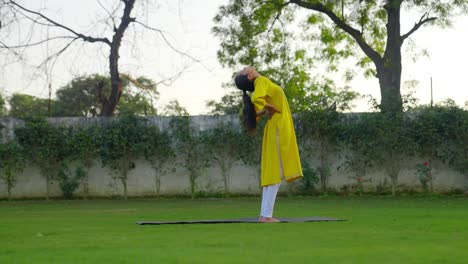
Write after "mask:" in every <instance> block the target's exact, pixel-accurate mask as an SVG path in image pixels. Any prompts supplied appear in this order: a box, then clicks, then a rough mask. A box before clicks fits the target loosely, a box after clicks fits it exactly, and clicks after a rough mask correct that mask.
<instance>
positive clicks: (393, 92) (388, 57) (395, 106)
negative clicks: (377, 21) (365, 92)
mask: <svg viewBox="0 0 468 264" xmlns="http://www.w3.org/2000/svg"><path fill="white" fill-rule="evenodd" d="M400 6H401V0H389V1H388V2H387V4H385V9H386V10H387V15H388V20H387V25H386V27H387V44H386V48H385V54H384V57H383V61H382V62H381V63H380V64H378V65H376V66H377V78H378V79H379V85H380V94H381V103H380V109H381V111H382V112H384V113H399V112H401V111H403V106H402V101H401V92H400V86H401V71H402V65H401V45H402V40H401V35H400V33H401V30H400Z"/></svg>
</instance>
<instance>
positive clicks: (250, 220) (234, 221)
mask: <svg viewBox="0 0 468 264" xmlns="http://www.w3.org/2000/svg"><path fill="white" fill-rule="evenodd" d="M278 219H279V220H280V221H281V222H280V223H302V222H331V221H346V220H343V219H338V218H330V217H300V218H278ZM136 223H137V224H138V225H184V224H241V223H259V222H258V218H239V219H221V220H191V221H138V222H136ZM261 224H263V223H261Z"/></svg>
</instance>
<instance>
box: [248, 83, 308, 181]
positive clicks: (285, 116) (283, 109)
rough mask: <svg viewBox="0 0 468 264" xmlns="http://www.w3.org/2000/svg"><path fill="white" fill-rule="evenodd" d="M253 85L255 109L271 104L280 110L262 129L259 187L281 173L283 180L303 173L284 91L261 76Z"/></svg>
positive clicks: (274, 179) (276, 178)
mask: <svg viewBox="0 0 468 264" xmlns="http://www.w3.org/2000/svg"><path fill="white" fill-rule="evenodd" d="M254 85H255V90H254V92H253V93H252V97H251V98H252V103H253V104H254V106H255V110H256V111H260V110H263V109H264V108H265V105H266V104H271V105H273V106H275V107H276V108H277V109H278V110H279V111H280V113H275V114H274V115H273V117H272V118H271V119H269V120H268V122H267V123H266V126H265V130H264V132H263V145H262V164H261V183H260V184H261V186H262V187H263V186H267V185H272V184H277V183H280V182H281V175H283V177H284V178H285V180H286V181H287V182H291V181H294V180H296V179H299V178H301V177H302V175H303V174H302V167H301V160H300V158H299V149H298V147H297V142H296V133H295V131H294V124H293V120H292V116H291V110H290V109H289V104H288V101H287V99H286V96H285V94H284V91H283V89H282V88H281V87H280V86H278V85H276V84H275V83H273V82H272V81H270V80H269V79H268V78H266V77H264V76H260V77H258V78H257V79H255V82H254ZM277 142H278V145H277ZM281 168H282V169H283V174H281Z"/></svg>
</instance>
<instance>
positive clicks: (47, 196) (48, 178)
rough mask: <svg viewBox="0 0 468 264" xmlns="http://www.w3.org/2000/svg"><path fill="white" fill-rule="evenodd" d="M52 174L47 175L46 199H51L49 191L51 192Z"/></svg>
mask: <svg viewBox="0 0 468 264" xmlns="http://www.w3.org/2000/svg"><path fill="white" fill-rule="evenodd" d="M49 185H50V176H49V175H46V201H49V193H50V188H49Z"/></svg>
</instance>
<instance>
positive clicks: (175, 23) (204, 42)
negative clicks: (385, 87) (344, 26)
mask: <svg viewBox="0 0 468 264" xmlns="http://www.w3.org/2000/svg"><path fill="white" fill-rule="evenodd" d="M112 1H115V0H107V2H109V3H110V2H112ZM20 2H21V3H23V4H24V5H25V6H27V7H31V8H37V7H40V6H41V5H42V6H46V7H47V8H48V11H47V12H48V14H49V15H50V16H52V17H53V18H55V19H56V20H58V21H63V23H64V24H66V25H69V26H70V27H72V28H74V29H76V30H80V31H85V32H89V34H93V33H94V32H95V28H94V27H93V25H94V24H95V23H94V22H95V21H96V20H98V18H99V17H100V16H101V17H102V16H103V12H102V9H101V8H100V6H99V5H98V4H97V2H96V1H95V0H80V1H64V0H48V1H38V0H24V1H20ZM102 2H106V0H103V1H102ZM145 2H146V1H145ZM149 2H153V3H155V1H149ZM162 2H163V3H162V4H155V5H152V6H151V7H150V9H149V10H150V11H149V12H148V13H147V14H143V13H142V14H140V17H142V19H143V21H144V22H147V23H148V24H149V25H151V26H153V27H157V28H158V29H161V30H164V31H165V32H168V33H167V34H168V35H167V36H168V38H169V41H171V43H172V44H173V45H174V46H175V47H177V48H178V49H179V50H182V51H184V52H187V53H188V54H190V55H191V56H193V57H195V58H197V59H199V60H201V61H202V63H196V62H193V61H192V60H190V59H189V58H186V57H183V56H181V55H179V54H177V53H176V52H174V51H172V50H171V49H170V48H169V47H168V46H167V45H166V44H165V43H164V41H163V40H162V39H161V38H160V37H159V36H158V35H157V34H155V33H151V32H146V33H145V34H137V35H133V34H127V35H126V36H125V42H124V45H123V49H122V56H121V60H120V65H121V72H125V73H129V74H130V75H132V76H135V77H136V76H140V75H145V76H147V77H149V78H151V79H153V80H155V81H160V80H163V79H167V78H171V77H173V76H175V75H177V73H178V72H180V71H183V73H182V75H181V76H180V77H179V78H178V79H176V80H175V81H174V82H172V83H171V84H170V85H169V86H160V87H159V91H160V94H161V98H160V100H159V102H160V105H165V104H167V103H168V102H169V101H170V100H172V99H177V100H178V101H179V102H180V103H181V105H182V106H184V107H186V108H187V109H188V111H189V113H190V114H192V115H198V114H204V113H206V112H207V109H206V107H205V104H206V101H208V100H211V99H215V100H218V99H220V98H221V96H222V95H223V94H225V93H226V90H225V89H223V88H222V84H223V83H225V82H228V81H230V79H231V72H232V70H230V69H223V68H222V67H221V66H220V65H219V64H218V62H217V58H216V51H217V50H218V48H219V41H218V40H217V39H216V38H215V37H214V36H213V35H212V34H211V28H212V26H213V22H212V18H213V17H214V15H215V14H216V12H217V10H218V7H219V6H220V5H222V4H225V3H227V2H228V1H227V0H178V1H165V2H164V1H162ZM416 19H417V18H416V17H415V16H409V15H406V16H405V14H403V15H402V32H406V31H407V30H408V29H409V28H410V27H412V25H413V24H414V23H415V21H416ZM466 25H468V17H466V16H465V17H460V18H459V19H457V21H456V23H455V24H454V26H453V27H452V28H449V29H438V28H433V27H431V28H421V29H420V30H419V31H418V32H416V33H415V34H414V35H413V37H412V41H414V42H415V43H416V44H417V46H419V47H422V48H426V49H427V50H428V52H429V54H430V57H429V58H427V57H422V58H420V59H419V60H418V61H416V62H413V61H412V60H411V59H404V61H403V76H402V78H403V79H402V83H404V82H405V81H407V80H417V81H418V82H419V84H418V85H417V87H416V88H415V91H416V97H417V98H418V99H419V100H420V102H421V103H429V102H430V78H431V77H432V78H433V86H434V99H435V101H436V102H438V101H442V100H443V99H445V98H452V99H454V100H455V101H456V102H457V103H458V104H459V105H463V104H464V103H465V101H467V100H468V82H467V81H468V80H467V79H468V74H467V68H468V67H467V62H468V52H467V51H466V47H468V27H467V26H466ZM138 32H141V31H138ZM38 34H46V32H44V31H41V32H39V33H38ZM134 43H138V45H137V46H135V45H134ZM53 48H54V44H51V45H50V46H49V50H51V49H53ZM50 52H51V51H49V54H50ZM29 54H30V55H31V56H32V57H34V58H40V57H42V56H44V55H45V54H47V49H46V47H42V48H40V49H34V50H31V51H30V53H29ZM404 55H405V54H404ZM107 56H108V51H107V50H106V49H105V47H103V46H100V45H92V44H81V43H80V44H78V45H75V47H74V48H73V49H70V50H69V52H68V53H67V54H65V56H63V57H62V58H61V59H60V60H59V61H58V62H57V64H56V65H55V66H54V68H53V72H52V75H51V76H50V78H51V80H52V85H53V86H52V88H53V90H54V91H55V90H57V89H58V88H60V87H61V86H63V85H64V84H66V83H67V82H68V81H70V80H71V79H72V78H73V77H74V76H78V75H82V74H90V73H101V74H107V72H108V66H107V65H108V64H107ZM35 62H36V63H37V60H31V61H30V63H29V64H30V65H31V66H32V65H34V64H35ZM33 73H34V71H33V67H24V66H23V65H12V66H10V67H8V68H7V69H6V71H4V72H3V73H2V74H1V75H0V77H1V78H2V79H0V90H1V91H2V93H3V94H5V95H7V96H9V95H11V94H12V93H15V92H21V93H27V94H31V95H35V96H40V97H47V94H48V89H47V84H46V83H47V82H46V81H45V79H46V77H45V76H46V74H45V73H43V72H39V73H37V72H36V75H35V77H34V78H33V79H31V77H32V75H33ZM337 81H338V82H340V81H341V80H337ZM351 87H352V89H353V90H356V91H358V92H360V93H362V94H371V95H373V96H374V97H376V98H380V92H379V86H378V82H377V79H369V80H365V79H364V78H360V77H359V78H356V80H354V81H353V82H351ZM367 109H368V105H366V104H364V103H357V105H356V107H355V108H354V109H353V110H355V111H366V110H367Z"/></svg>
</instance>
